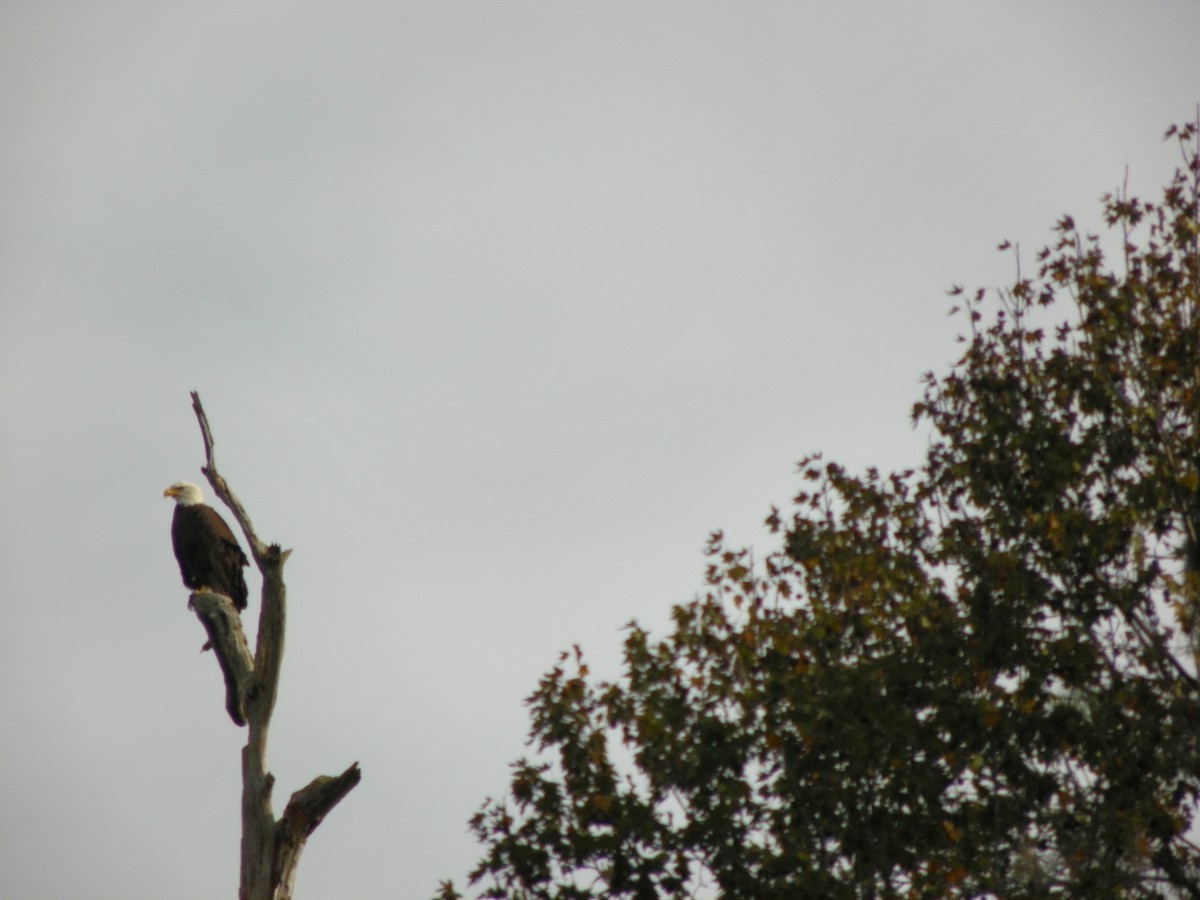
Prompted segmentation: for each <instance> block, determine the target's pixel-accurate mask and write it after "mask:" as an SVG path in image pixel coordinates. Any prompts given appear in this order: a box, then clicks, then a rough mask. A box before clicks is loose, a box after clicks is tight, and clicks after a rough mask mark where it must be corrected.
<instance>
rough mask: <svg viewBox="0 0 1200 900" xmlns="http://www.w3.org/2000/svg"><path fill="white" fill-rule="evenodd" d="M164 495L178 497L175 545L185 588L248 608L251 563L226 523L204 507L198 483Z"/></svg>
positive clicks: (173, 487) (173, 523)
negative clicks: (247, 569)
mask: <svg viewBox="0 0 1200 900" xmlns="http://www.w3.org/2000/svg"><path fill="white" fill-rule="evenodd" d="M163 496H164V497H174V498H175V517H174V519H172V520H171V542H172V543H173V544H174V545H175V558H176V559H177V560H179V574H180V575H181V576H182V577H183V583H184V585H186V586H187V587H189V588H191V589H192V590H193V591H201V590H204V591H211V592H212V593H214V594H224V595H225V596H226V597H228V598H229V599H230V600H232V601H233V605H234V606H235V607H236V608H237V609H238V610H239V611H241V610H243V609H245V608H246V597H247V596H248V593H247V591H246V579H245V577H243V575H242V569H243V568H244V567H245V566H248V565H249V564H250V561H249V560H248V559H246V554H245V553H243V552H242V548H241V546H239V545H238V542H237V538H235V537H234V536H233V532H232V531H230V530H229V526H228V525H227V524H226V523H225V520H224V519H222V518H221V516H220V514H219V513H218V512H217V511H216V510H215V509H213V508H212V507H211V506H205V505H204V503H203V500H204V494H203V492H201V490H200V488H198V487H197V486H196V485H194V484H190V483H188V482H186V481H177V482H175V483H174V484H173V485H171V486H170V487H169V488H167V489H166V490H165V491H163Z"/></svg>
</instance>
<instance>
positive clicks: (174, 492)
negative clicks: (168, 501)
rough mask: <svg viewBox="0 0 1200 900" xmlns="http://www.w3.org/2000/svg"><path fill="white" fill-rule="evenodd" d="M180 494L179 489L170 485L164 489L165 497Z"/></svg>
mask: <svg viewBox="0 0 1200 900" xmlns="http://www.w3.org/2000/svg"><path fill="white" fill-rule="evenodd" d="M178 494H179V491H178V489H176V488H175V487H169V488H167V489H166V490H165V491H163V496H164V497H174V496H176V495H178Z"/></svg>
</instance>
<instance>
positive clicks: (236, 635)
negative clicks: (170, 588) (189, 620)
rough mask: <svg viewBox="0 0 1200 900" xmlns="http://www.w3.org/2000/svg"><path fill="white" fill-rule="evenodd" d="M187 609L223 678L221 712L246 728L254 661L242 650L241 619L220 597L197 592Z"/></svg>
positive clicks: (243, 634) (222, 597) (226, 600)
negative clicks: (198, 624)
mask: <svg viewBox="0 0 1200 900" xmlns="http://www.w3.org/2000/svg"><path fill="white" fill-rule="evenodd" d="M189 606H191V607H192V609H193V610H195V613H196V618H198V619H199V620H200V621H201V622H202V623H203V625H204V629H205V631H207V632H208V643H207V644H206V645H205V649H208V648H210V647H211V648H212V651H213V653H215V654H216V656H217V663H218V664H219V665H220V666H221V674H222V675H223V676H225V709H226V710H228V711H229V718H231V719H233V723H234V724H235V725H245V724H246V697H247V695H248V693H249V692H250V690H251V688H252V687H253V686H254V679H253V676H254V658H253V657H252V656H250V648H249V647H247V646H246V635H245V633H244V632H243V631H242V618H241V616H239V615H238V613H237V610H236V609H234V607H233V602H232V601H231V600H230V599H229V598H228V597H226V596H224V595H223V594H210V593H208V592H207V591H198V592H196V593H194V594H192V599H191V601H190V603H189Z"/></svg>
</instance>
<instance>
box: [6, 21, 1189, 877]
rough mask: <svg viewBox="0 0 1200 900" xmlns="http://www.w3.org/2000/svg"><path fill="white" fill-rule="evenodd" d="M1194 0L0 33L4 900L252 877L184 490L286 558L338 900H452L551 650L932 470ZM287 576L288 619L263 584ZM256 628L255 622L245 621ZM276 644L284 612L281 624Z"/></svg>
mask: <svg viewBox="0 0 1200 900" xmlns="http://www.w3.org/2000/svg"><path fill="white" fill-rule="evenodd" d="M1197 34H1200V4H1198V3H1196V2H1194V0H1185V2H1132V0H1131V2H1127V3H1104V2H1095V0H1091V2H1079V3H1046V2H1042V0H1038V2H1028V3H1018V2H1007V3H961V2H941V3H929V2H906V3H882V2H879V3H868V4H863V3H847V2H841V3H824V4H819V3H801V2H796V3H788V4H780V3H726V4H713V3H705V2H687V3H683V2H679V3H637V4H633V3H620V2H606V3H593V4H562V3H549V2H546V3H526V2H521V3H513V2H501V3H486V4H485V3H464V2H438V3H432V2H429V3H345V2H342V3H312V2H291V3H278V2H256V3H251V4H246V3H236V4H235V3H227V2H208V3H203V4H200V3H183V2H144V3H104V2H82V0H80V2H75V3H71V2H40V0H38V2H35V0H28V2H22V0H7V2H4V3H2V4H0V121H2V122H3V137H2V138H0V510H2V512H0V517H2V518H0V530H2V533H0V604H2V606H0V610H2V612H3V616H4V627H3V628H2V629H0V765H2V766H3V771H2V772H0V897H3V898H18V900H143V898H145V900H150V898H161V897H172V898H179V900H207V898H212V897H218V896H225V897H231V896H233V895H234V894H235V892H236V884H237V865H238V828H239V813H238V798H239V792H240V781H239V766H240V760H239V750H240V747H241V744H242V742H243V740H244V731H242V730H240V729H237V728H235V727H234V726H233V725H232V724H231V722H230V721H229V719H228V718H227V717H226V715H225V713H224V709H223V703H224V699H223V698H224V691H223V687H222V685H221V680H220V676H219V673H218V670H217V665H216V662H215V660H214V659H213V658H212V656H211V655H209V654H205V655H201V654H200V653H199V652H198V650H199V648H200V645H201V644H202V642H203V640H204V634H203V630H202V628H201V626H200V625H199V623H198V622H197V621H196V620H195V618H194V617H193V616H192V614H191V613H189V612H188V611H187V609H186V602H187V592H186V590H185V589H184V588H183V587H182V586H181V584H180V581H179V575H178V570H177V568H176V565H175V561H174V559H173V557H172V555H171V549H170V542H169V536H168V529H169V522H170V517H171V506H172V504H171V503H170V501H168V500H164V499H163V498H162V497H161V494H162V490H163V488H164V487H166V486H167V485H168V484H170V483H171V482H173V481H175V480H177V479H189V480H193V481H196V482H201V481H202V478H201V476H200V473H199V467H200V465H201V464H202V462H203V448H202V446H201V442H200V437H199V431H198V429H197V426H196V422H195V419H194V417H193V415H192V411H191V408H190V405H189V400H188V394H187V392H188V391H189V390H190V389H196V390H199V391H200V393H201V396H202V398H203V400H204V403H205V406H206V408H207V411H208V414H209V418H210V420H211V422H212V425H213V428H214V430H215V434H216V439H217V457H218V463H219V465H220V467H221V469H222V471H223V473H224V475H225V476H226V477H227V478H228V479H229V481H230V484H231V485H232V487H233V489H234V490H235V491H236V492H237V493H238V494H239V496H240V497H241V499H242V500H243V502H244V503H245V504H246V505H247V507H248V508H249V510H250V513H251V516H252V517H253V519H254V522H255V524H256V526H257V528H258V530H259V533H260V536H261V537H262V538H263V539H265V540H267V541H272V542H279V543H281V544H283V545H285V546H288V547H292V548H294V551H295V552H294V554H293V556H292V559H291V561H290V562H289V564H288V570H287V573H288V576H289V577H288V584H289V600H290V607H289V620H288V624H289V629H290V630H289V633H288V645H287V655H286V659H285V662H284V672H283V681H282V686H281V694H280V700H279V704H278V707H277V710H276V715H275V720H274V728H273V730H272V733H271V745H270V747H269V763H270V766H271V768H272V770H273V771H274V773H275V774H276V776H277V779H278V781H277V785H276V809H277V811H282V807H283V805H284V804H285V803H286V801H287V798H288V796H289V795H290V794H291V792H292V791H294V790H296V789H298V788H300V787H302V786H303V785H304V784H306V783H307V782H308V781H309V780H311V779H312V778H313V777H314V776H316V775H318V774H336V773H338V772H340V771H342V770H343V769H344V768H345V767H346V766H347V765H349V764H350V763H351V762H352V761H354V760H358V761H359V762H360V763H361V766H362V771H363V780H362V783H361V785H360V786H359V787H358V788H357V789H356V790H355V791H354V792H353V793H352V794H350V796H349V797H348V798H347V799H346V800H345V801H344V802H343V803H342V804H341V805H340V806H339V807H338V808H337V809H336V810H335V811H334V812H333V813H332V814H331V815H330V817H329V818H328V819H327V820H326V822H325V823H324V824H323V825H322V826H321V828H320V829H319V830H318V831H317V832H316V833H315V835H314V836H313V838H312V840H311V841H310V843H309V845H308V848H307V850H306V851H305V855H304V859H303V861H302V863H301V865H300V870H299V876H298V882H297V886H298V890H297V896H298V897H300V898H302V900H345V898H361V900H377V898H404V900H410V898H412V900H423V898H427V897H429V896H430V895H431V894H432V893H433V891H434V890H435V888H436V886H437V882H438V881H439V879H442V878H451V877H452V878H455V879H456V880H457V881H459V883H460V885H461V883H462V881H463V877H464V875H465V873H466V872H467V871H468V870H469V869H470V868H471V867H472V866H473V864H474V863H475V861H476V860H477V859H478V857H479V855H480V851H479V848H477V847H476V846H475V845H474V844H473V842H472V839H471V838H470V836H469V835H468V833H467V819H468V818H469V817H470V815H471V814H472V813H473V812H474V811H475V810H476V809H477V808H478V806H479V805H480V803H481V802H482V801H483V800H484V798H485V797H487V796H488V795H493V794H497V793H500V792H503V791H504V790H505V788H506V786H507V780H508V768H507V767H508V763H509V762H511V761H512V760H514V759H516V758H517V757H518V756H520V755H521V754H522V753H523V752H524V751H525V747H524V738H525V735H526V732H527V719H526V715H525V710H524V707H523V704H522V700H523V698H524V697H526V696H527V695H528V694H529V693H530V692H531V691H532V689H533V688H534V687H535V685H536V682H537V679H538V677H539V675H540V674H541V673H543V672H544V671H545V670H547V669H548V668H549V667H550V666H551V665H552V664H553V663H554V662H555V660H556V655H557V653H558V652H559V651H560V650H563V649H566V648H568V647H570V645H571V644H573V643H579V644H581V645H583V647H584V648H585V651H586V652H587V654H588V656H589V657H590V659H591V660H592V661H593V663H594V665H593V668H594V669H596V670H598V671H600V672H601V673H603V674H614V673H615V672H616V671H617V668H616V667H617V664H618V660H619V651H620V644H621V640H622V630H621V628H622V626H623V625H624V624H625V623H627V622H628V621H629V620H630V619H631V618H634V617H636V618H637V619H638V620H639V621H640V622H642V623H644V624H645V625H647V626H649V627H651V628H652V629H654V630H655V632H656V633H659V634H661V633H662V630H663V628H664V627H665V625H666V623H667V621H668V612H669V609H670V606H671V604H673V603H679V602H686V601H688V600H689V599H691V598H692V597H693V596H694V595H695V594H696V593H697V591H698V590H700V589H701V588H702V586H703V571H704V557H703V556H702V552H701V551H702V547H703V545H704V542H705V538H706V536H707V534H708V533H709V532H710V531H712V530H715V529H718V528H724V529H725V530H726V531H727V533H728V534H729V535H730V538H731V541H732V542H733V543H735V544H753V545H754V546H755V547H756V548H759V549H760V551H761V552H764V553H765V552H766V551H767V550H769V549H770V548H771V543H770V541H769V538H768V536H767V535H766V534H765V532H764V530H763V529H762V527H761V522H762V519H763V518H764V517H765V516H766V515H767V513H768V512H769V510H770V507H771V505H772V504H776V505H779V506H782V507H786V505H787V503H788V499H789V497H790V496H791V495H792V494H793V493H794V492H795V490H796V489H797V487H798V484H797V482H796V480H795V475H794V467H795V462H796V461H797V460H798V459H799V458H800V457H801V456H803V455H804V454H806V453H808V452H810V451H814V450H824V451H825V452H826V454H827V456H829V457H831V458H835V459H839V460H842V461H844V462H846V463H847V464H849V465H850V466H852V467H855V468H859V467H862V466H866V465H870V464H875V465H879V466H881V467H883V468H896V467H903V466H908V465H912V464H915V463H917V462H918V461H919V459H920V453H921V450H922V446H923V441H924V438H923V436H922V435H921V434H920V433H917V432H914V431H913V430H912V429H911V428H910V425H909V421H908V414H909V410H910V408H911V404H912V402H913V401H914V400H916V399H917V398H918V395H919V391H920V387H919V383H918V380H919V376H920V375H921V373H922V372H923V371H925V370H926V369H930V368H932V369H936V370H940V371H941V370H944V369H945V367H946V366H947V365H948V363H949V362H950V361H951V360H952V359H953V358H954V355H955V351H956V347H955V344H954V342H953V336H954V334H955V331H956V329H957V324H958V323H957V322H956V321H955V320H954V319H948V318H947V317H946V311H947V309H948V308H949V305H950V304H949V300H948V298H947V297H946V295H945V290H946V289H947V288H948V287H950V286H951V285H953V284H956V283H962V284H965V285H967V286H968V287H971V288H973V287H976V286H988V287H991V286H996V285H999V284H1002V283H1004V282H1005V281H1006V280H1008V279H1010V278H1011V277H1012V274H1013V264H1012V260H1011V258H1010V257H1007V256H1004V255H1002V254H999V253H997V252H996V250H995V247H996V245H997V244H998V243H999V242H1000V241H1001V240H1003V239H1010V240H1013V241H1020V242H1021V244H1022V247H1023V248H1026V252H1027V257H1028V260H1029V265H1030V266H1032V255H1033V252H1034V251H1036V249H1037V248H1038V247H1040V246H1041V245H1042V243H1044V242H1045V241H1047V240H1048V239H1049V237H1050V232H1049V227H1050V225H1051V224H1052V223H1053V222H1054V220H1055V219H1056V218H1057V217H1058V216H1060V215H1061V214H1063V213H1064V212H1071V213H1073V214H1074V215H1075V216H1076V218H1077V219H1078V220H1080V221H1081V222H1083V223H1088V224H1092V225H1097V224H1098V223H1099V206H1098V203H1097V200H1098V197H1099V196H1100V194H1102V193H1103V192H1105V191H1108V190H1111V189H1113V188H1114V187H1116V186H1117V185H1118V184H1120V182H1121V181H1122V180H1123V178H1124V177H1125V171H1126V166H1128V167H1129V183H1130V187H1131V189H1133V190H1134V191H1135V192H1142V193H1148V194H1155V193H1157V190H1158V188H1159V186H1160V185H1161V184H1162V183H1163V182H1164V181H1165V179H1166V178H1167V177H1168V176H1169V175H1170V173H1171V171H1172V170H1173V169H1174V167H1175V165H1176V164H1177V162H1178V153H1177V150H1176V148H1175V147H1174V146H1173V145H1171V144H1164V143H1163V142H1162V141H1161V139H1160V138H1161V135H1162V133H1163V131H1164V130H1165V129H1166V127H1167V126H1168V125H1169V124H1170V123H1171V122H1174V121H1181V120H1183V119H1186V118H1187V117H1189V116H1193V115H1195V109H1196V102H1197V100H1200V68H1198V67H1197V61H1196V44H1195V42H1196V36H1197ZM258 585H259V580H258V577H257V574H255V575H254V576H253V577H252V578H251V590H252V594H256V593H257V590H258ZM253 608H254V603H253V601H252V612H253ZM255 620H256V617H255V615H253V614H250V615H248V617H247V624H248V625H250V626H253V624H254V622H255Z"/></svg>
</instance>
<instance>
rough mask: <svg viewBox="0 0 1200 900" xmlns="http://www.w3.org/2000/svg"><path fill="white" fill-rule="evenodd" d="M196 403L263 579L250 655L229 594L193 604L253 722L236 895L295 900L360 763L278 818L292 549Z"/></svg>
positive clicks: (247, 720) (227, 498)
mask: <svg viewBox="0 0 1200 900" xmlns="http://www.w3.org/2000/svg"><path fill="white" fill-rule="evenodd" d="M192 408H193V409H194V410H195V412H196V419H197V421H198V422H199V423H200V432H201V435H202V436H203V438H204V455H205V459H206V460H207V463H208V464H207V465H206V466H205V467H204V468H202V469H201V471H202V472H203V473H204V475H205V477H206V478H207V479H208V482H209V484H211V485H212V488H213V490H214V491H215V492H216V495H217V496H218V497H220V498H221V500H222V501H223V502H224V503H225V505H226V506H228V507H229V509H230V511H231V512H232V513H233V515H234V518H236V519H237V521H238V524H239V525H240V526H241V529H242V533H243V534H244V535H245V536H246V542H247V543H248V544H249V545H250V554H251V556H252V557H253V559H254V563H255V565H256V566H257V567H258V570H259V572H261V573H262V577H263V588H262V611H261V614H260V616H259V622H258V640H257V643H256V647H255V652H254V656H253V658H251V657H250V652H249V648H248V646H247V642H246V637H245V634H244V632H243V630H242V622H241V617H240V616H239V615H238V614H237V612H236V611H235V610H234V609H233V604H232V602H231V601H230V600H229V598H227V597H223V596H221V595H219V594H210V593H196V594H193V595H192V606H193V608H194V609H195V611H196V615H197V616H198V617H199V618H200V620H201V622H203V623H204V627H205V630H206V631H207V632H208V637H209V642H210V643H211V645H212V647H213V650H214V652H215V655H216V657H217V661H218V663H219V665H220V667H221V673H222V675H223V676H224V678H225V685H226V708H227V709H228V711H229V715H230V718H232V719H233V721H234V722H235V723H236V724H238V725H249V733H248V735H247V739H246V746H245V747H244V748H243V749H242V862H241V878H240V882H239V888H238V897H239V900H290V898H291V896H292V889H293V885H294V884H295V880H296V866H297V864H298V863H299V861H300V853H301V851H302V850H303V849H304V844H305V842H306V841H307V840H308V837H309V835H311V834H312V833H313V831H314V829H316V827H317V826H318V825H320V824H321V821H322V820H323V819H324V818H325V816H326V815H327V814H328V813H329V811H330V810H331V809H333V807H334V806H336V805H337V804H338V803H339V802H340V801H341V799H342V798H343V797H345V796H346V794H348V793H349V792H350V791H351V790H352V789H353V788H354V786H355V785H356V784H358V782H359V780H360V779H361V778H362V773H361V771H360V770H359V768H358V763H353V764H352V765H351V766H350V768H348V769H347V770H346V771H345V772H343V773H342V774H341V775H338V776H336V777H330V776H326V775H322V776H318V777H317V778H315V779H314V780H313V781H312V782H311V783H310V784H309V785H308V786H307V787H304V788H302V789H301V790H299V791H297V792H296V793H294V794H293V795H292V797H291V799H290V800H289V802H288V805H287V808H286V809H285V810H284V814H283V817H282V818H281V819H279V820H276V818H275V815H274V812H273V810H272V806H271V791H272V789H273V788H274V786H275V777H274V776H273V775H271V773H270V772H268V771H267V767H266V758H267V733H268V731H269V728H270V723H271V713H272V712H273V711H274V709H275V697H276V694H277V693H278V689H279V672H280V667H281V664H282V662H283V643H284V630H285V625H286V622H287V587H286V585H285V583H284V580H283V565H284V563H286V562H287V558H288V556H289V555H290V554H291V552H292V551H291V550H282V549H280V547H279V545H278V544H271V545H266V544H264V543H263V542H262V541H260V540H259V539H258V536H257V535H256V534H255V532H254V527H253V526H252V525H251V523H250V517H249V516H248V515H247V513H246V510H245V508H244V507H243V506H242V504H241V503H240V502H239V501H238V499H237V497H236V496H234V494H233V492H232V491H231V490H230V489H229V486H228V485H227V484H226V483H225V479H224V478H222V477H221V476H220V474H219V473H218V472H217V467H216V462H215V460H214V456H213V438H212V432H211V430H210V429H209V425H208V417H207V416H205V414H204V408H203V407H202V406H201V405H200V397H199V395H198V394H197V393H196V392H195V391H193V392H192Z"/></svg>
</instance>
